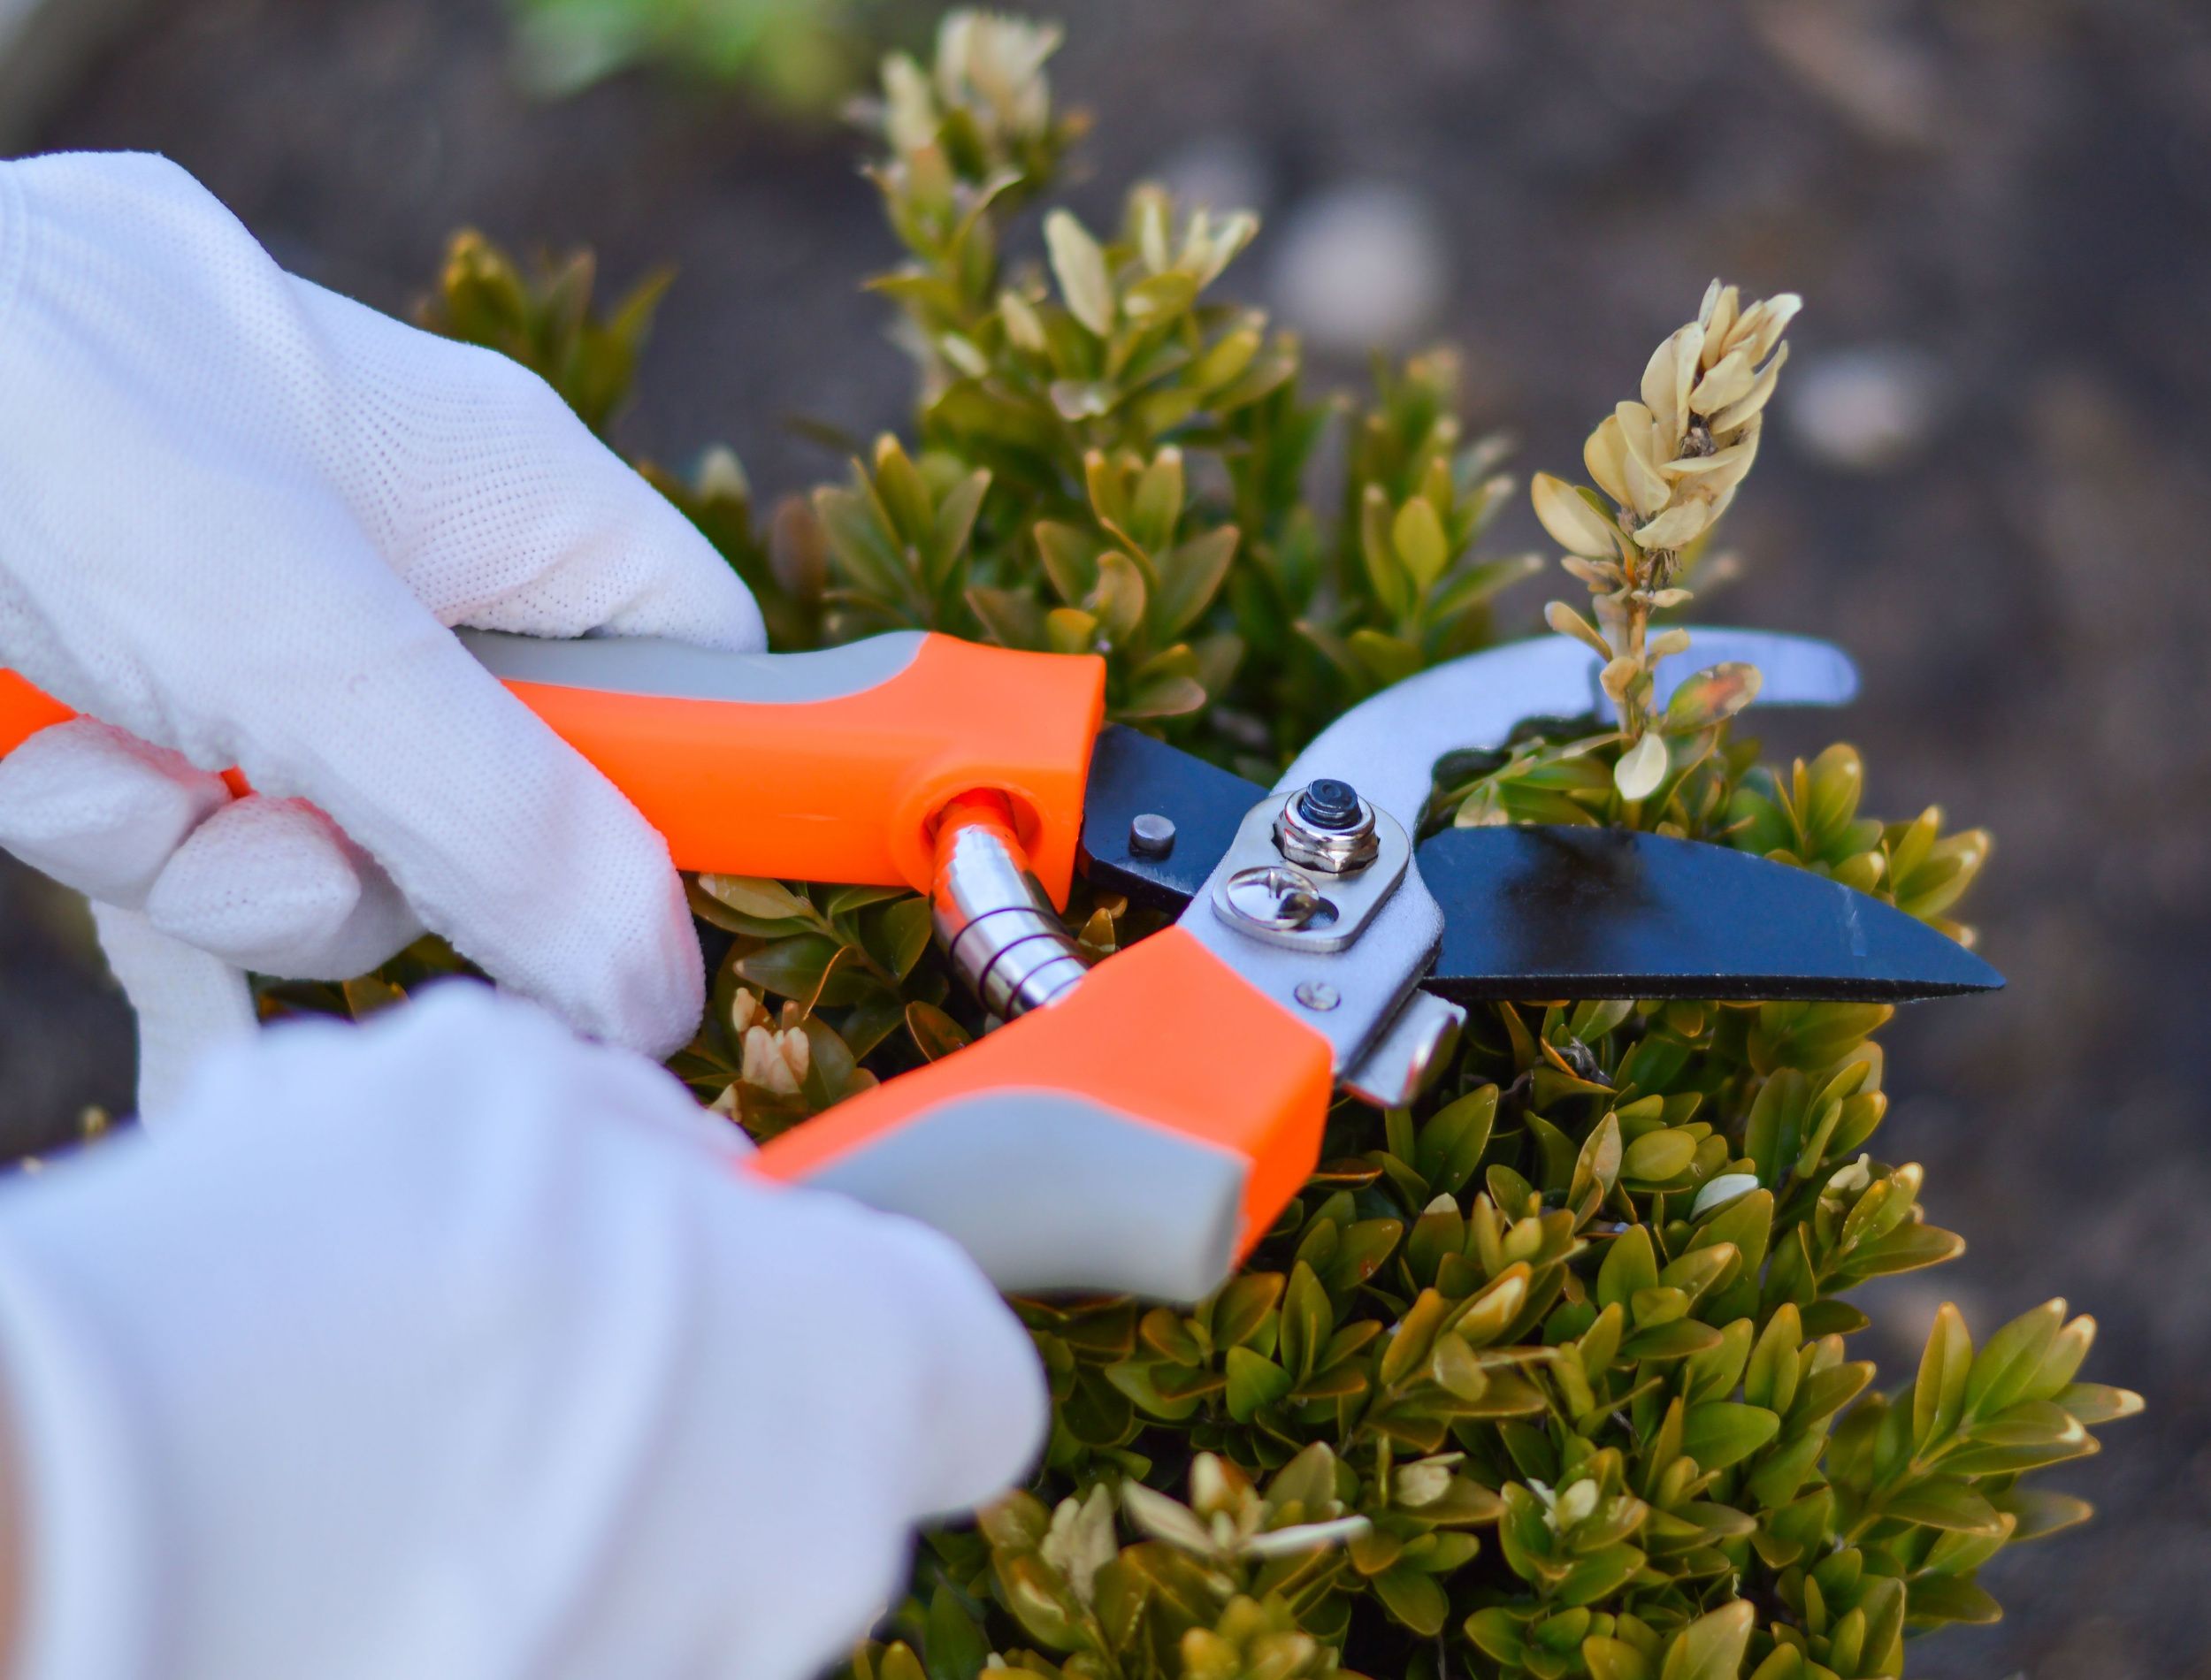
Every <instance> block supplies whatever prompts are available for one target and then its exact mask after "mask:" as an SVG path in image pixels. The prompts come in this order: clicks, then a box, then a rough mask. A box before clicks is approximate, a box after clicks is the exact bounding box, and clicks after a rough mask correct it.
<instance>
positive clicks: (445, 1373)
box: [0, 981, 1044, 1680]
mask: <svg viewBox="0 0 2211 1680" xmlns="http://www.w3.org/2000/svg"><path fill="white" fill-rule="evenodd" d="M731 1135H732V1134H729V1133H728V1132H726V1131H725V1130H723V1128H720V1127H718V1126H715V1123H714V1122H712V1121H711V1120H709V1119H708V1118H707V1117H705V1116H704V1115H703V1114H702V1113H701V1111H700V1110H699V1109H697V1108H696V1107H695V1106H694V1105H693V1104H692V1103H691V1101H690V1100H689V1098H688V1097H687V1096H685V1094H684V1093H683V1091H682V1090H681V1088H679V1087H678V1086H677V1085H676V1084H675V1082H674V1081H671V1080H669V1078H668V1076H667V1075H666V1074H664V1073H662V1072H661V1071H660V1070H659V1069H658V1068H656V1067H654V1066H651V1065H648V1064H646V1063H645V1062H644V1061H642V1060H640V1059H639V1058H635V1057H632V1056H631V1055H628V1054H626V1053H624V1052H619V1051H616V1050H607V1049H603V1048H596V1047H592V1046H587V1045H585V1044H582V1043H580V1042H578V1041H576V1040H574V1039H572V1038H570V1036H568V1035H566V1034H565V1033H563V1032H562V1030H561V1029H560V1028H559V1027H557V1026H555V1024H554V1023H553V1022H552V1021H550V1020H548V1019H546V1018H545V1017H544V1016H543V1015H541V1014H539V1012H536V1011H535V1010H533V1009H532V1008H530V1007H529V1006H528V1005H526V1004H521V1003H519V1002H516V1001H514V1000H511V999H501V998H498V997H493V995H492V994H491V993H490V992H488V991H487V990H486V989H483V988H480V987H478V986H474V985H471V984H468V983H465V982H457V981H456V982H451V983H449V984H448V985H446V986H443V987H440V988H435V989H432V990H431V991H430V992H429V993H428V995H427V996H426V997H425V998H424V999H423V1000H421V1001H419V1002H417V1003H416V1004H412V1005H410V1006H409V1007H408V1008H406V1009H403V1010H399V1011H395V1012H393V1013H391V1014H389V1015H387V1016H385V1017H383V1018H381V1019H379V1021H378V1022H376V1023H374V1024H371V1025H370V1026H367V1027H358V1028H356V1027H348V1026H340V1025H338V1024H335V1023H314V1024H308V1025H295V1026H287V1027H278V1028H276V1029H275V1030H273V1031H272V1032H270V1033H268V1034H266V1035H263V1036H262V1037H261V1038H260V1039H258V1040H256V1041H248V1042H245V1043H243V1044H240V1045H233V1046H231V1047H228V1048H226V1049H224V1050H220V1051H218V1052H216V1053H215V1054H213V1055H211V1056H210V1058H208V1059H207V1060H206V1061H205V1062H204V1063H203V1066H202V1070H201V1072H200V1073H199V1074H198V1075H197V1076H195V1080H194V1081H193V1082H192V1085H191V1087H190V1088H189V1089H188V1090H187V1093H186V1096H185V1097H184V1099H183V1101H182V1102H181V1103H180V1106H179V1107H178V1109H177V1110H176V1111H175V1112H174V1113H173V1115H172V1125H170V1126H166V1127H164V1128H163V1129H162V1130H161V1131H159V1132H157V1133H154V1134H138V1135H134V1136H126V1137H122V1138H118V1139H115V1140H112V1141H111V1142H105V1143H102V1144H100V1145H97V1146H96V1147H94V1148H93V1149H90V1150H89V1151H88V1153H87V1155H86V1156H85V1157H83V1158H80V1159H77V1160H73V1161H69V1162H65V1163H62V1164H59V1165H56V1166H54V1167H52V1168H50V1170H49V1171H48V1172H45V1173H42V1174H41V1175H40V1176H39V1177H38V1178H36V1179H34V1180H25V1181H19V1182H17V1183H14V1184H10V1185H7V1186H5V1187H0V1375H4V1379H5V1385H6V1389H7V1395H6V1402H7V1409H8V1411H9V1413H10V1414H11V1420H12V1429H13V1432H14V1435H15V1438H16V1439H15V1450H14V1452H13V1453H12V1454H11V1456H12V1457H13V1458H14V1460H15V1465H16V1475H17V1478H18V1479H17V1485H18V1486H19V1487H21V1488H22V1489H23V1502H24V1504H25V1506H26V1508H27V1510H26V1517H25V1521H24V1524H23V1526H24V1528H25V1530H26V1531H27V1536H28V1545H27V1553H28V1555H27V1577H26V1579H25V1581H24V1582H23V1586H24V1590H25V1612H24V1622H25V1626H24V1630H23V1633H22V1638H21V1648H20V1650H19V1653H18V1660H17V1666H16V1667H15V1668H14V1669H11V1670H10V1672H11V1673H12V1674H14V1675H15V1676H18V1680H302V1677H303V1676H312V1677H313V1680H610V1677H613V1676H619V1677H620V1680H714V1677H715V1676H731V1677H732V1680H735V1677H738V1676H741V1677H742V1680H800V1676H806V1675H808V1674H811V1673H815V1672H817V1671H818V1670H819V1669H820V1668H821V1667H822V1665H824V1664H825V1663H827V1662H829V1661H831V1660H832V1659H833V1658H834V1657H835V1656H836V1655H837V1654H838V1653H839V1652H840V1651H842V1650H843V1649H844V1648H845V1647H846V1646H847V1645H848V1643H849V1642H850V1641H851V1640H853V1639H854V1638H858V1637H859V1636H860V1635H861V1632H862V1631H863V1630H864V1627H865V1625H866V1623H868V1621H869V1620H870V1618H871V1617H872V1616H873V1615H876V1613H879V1612H880V1611H881V1610H882V1609H883V1608H884V1607H886V1606H887V1605H888V1604H889V1603H890V1602H891V1600H893V1599H894V1598H895V1596H896V1593H897V1591H898V1584H899V1579H900V1578H901V1569H902V1568H903V1565H904V1562H905V1557H906V1550H907V1541H908V1532H909V1529H910V1526H911V1524H912V1523H914V1521H915V1520H916V1519H917V1518H920V1517H922V1516H925V1515H929V1514H934V1513H941V1512H944V1511H947V1510H950V1509H952V1508H964V1507H967V1506H969V1505H972V1504H973V1503H975V1502H976V1501H979V1500H982V1499H983V1498H985V1497H987V1496H989V1495H991V1494H992V1493H996V1492H997V1491H998V1489H1000V1488H1002V1487H1003V1486H1004V1485H1006V1483H1007V1482H1008V1481H1009V1479H1010V1478H1013V1477H1014V1476H1015V1475H1017V1474H1018V1473H1020V1472H1021V1470H1023V1469H1025V1468H1026V1466H1027V1465H1028V1463H1029V1461H1030V1459H1031V1457H1032V1456H1033V1455H1034V1454H1035V1452H1036V1451H1037V1447H1038V1445H1039V1443H1040V1441H1041V1439H1042V1434H1043V1426H1044V1384H1043V1378H1042V1373H1041V1371H1040V1370H1039V1368H1038V1365H1037V1360H1036V1356H1035V1353H1034V1351H1033V1349H1032V1348H1031V1347H1030V1345H1029V1340H1028V1337H1027V1336H1026V1335H1025V1334H1024V1333H1023V1332H1022V1331H1021V1327H1020V1326H1019V1325H1018V1324H1017V1323H1016V1322H1015V1321H1014V1318H1013V1317H1012V1316H1011V1315H1010V1314H1009V1313H1007V1312H1006V1310H1005V1308H1004V1307H1003V1305H1002V1304H1001V1303H1000V1302H998V1299H997V1298H996V1297H995V1296H994V1295H993V1294H992V1293H991V1289H990V1287H989V1286H988V1285H987V1284H985V1283H984V1281H983V1278H982V1276H981V1274H980V1273H979V1272H977V1271H975V1267H974V1265H973V1264H972V1263H971V1262H969V1261H968V1259H967V1257H966V1256H963V1255H962V1254H961V1253H960V1251H959V1250H958V1249H956V1248H954V1247H953V1246H952V1243H950V1242H949V1241H946V1240H945V1238H943V1237H940V1236H938V1235H937V1234H936V1233H933V1232H931V1231H929V1230H927V1229H925V1228H924V1227H922V1226H918V1225H912V1224H908V1223H907V1222H906V1221H904V1220H900V1219H896V1218H890V1217H887V1216H884V1215H881V1214H875V1213H870V1212H868V1211H866V1210H862V1209H861V1208H860V1207H858V1206H857V1205H856V1204H853V1203H848V1202H845V1201H844V1200H843V1199H841V1198H839V1197H836V1196H830V1195H822V1194H818V1193H815V1192H809V1191H804V1190H786V1189H776V1188H771V1187H766V1186H765V1185H764V1184H762V1183H761V1181H759V1180H751V1179H748V1177H747V1176H746V1174H745V1172H743V1171H742V1168H741V1166H740V1165H738V1163H737V1162H736V1161H735V1159H734V1157H733V1146H732V1145H731V1143H730V1142H725V1141H717V1140H726V1139H728V1138H730V1137H731ZM26 1484H27V1485H26ZM4 1661H5V1653H0V1663H4Z"/></svg>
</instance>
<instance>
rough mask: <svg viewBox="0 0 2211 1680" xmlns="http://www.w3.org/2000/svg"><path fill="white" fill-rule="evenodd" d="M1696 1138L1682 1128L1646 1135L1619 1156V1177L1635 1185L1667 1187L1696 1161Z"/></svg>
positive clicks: (1673, 1127) (1666, 1129) (1647, 1133)
mask: <svg viewBox="0 0 2211 1680" xmlns="http://www.w3.org/2000/svg"><path fill="white" fill-rule="evenodd" d="M1696 1142H1697V1141H1696V1136H1695V1134H1694V1133H1692V1132H1690V1131H1688V1130H1687V1129H1686V1128H1685V1127H1681V1126H1667V1127H1665V1128H1664V1130H1661V1131H1656V1132H1646V1133H1644V1134H1643V1135H1642V1136H1641V1137H1639V1138H1637V1139H1636V1140H1635V1141H1634V1142H1633V1143H1630V1144H1629V1145H1628V1146H1627V1149H1626V1152H1625V1153H1624V1154H1623V1155H1622V1156H1621V1157H1620V1176H1621V1177H1622V1178H1623V1179H1626V1180H1629V1181H1630V1182H1632V1183H1635V1184H1664V1183H1666V1182H1668V1181H1669V1180H1673V1179H1678V1178H1679V1177H1680V1176H1681V1175H1682V1174H1683V1173H1684V1172H1687V1171H1688V1170H1689V1166H1690V1164H1691V1163H1692V1162H1694V1161H1695V1159H1696Z"/></svg>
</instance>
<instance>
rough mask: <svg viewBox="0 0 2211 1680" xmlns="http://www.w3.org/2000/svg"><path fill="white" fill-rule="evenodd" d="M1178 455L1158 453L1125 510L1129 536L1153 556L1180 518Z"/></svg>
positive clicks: (1169, 450)
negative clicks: (1126, 510) (1126, 511)
mask: <svg viewBox="0 0 2211 1680" xmlns="http://www.w3.org/2000/svg"><path fill="white" fill-rule="evenodd" d="M1181 519H1182V451H1181V450H1180V449H1174V448H1167V449H1162V450H1160V451H1159V454H1157V455H1155V456H1154V457H1152V460H1151V464H1150V465H1149V466H1147V467H1146V468H1145V469H1144V471H1143V473H1142V475H1141V476H1139V477H1138V478H1137V480H1136V494H1135V496H1134V497H1133V498H1132V499H1131V500H1130V503H1129V509H1128V529H1129V534H1130V535H1132V536H1133V537H1135V538H1136V540H1137V541H1138V542H1139V543H1141V544H1143V545H1144V547H1145V548H1146V549H1148V550H1150V551H1151V553H1153V554H1158V553H1159V551H1160V550H1161V549H1162V548H1165V547H1166V546H1167V543H1168V541H1169V540H1170V539H1171V538H1173V537H1174V527H1175V525H1176V523H1178V522H1179V521H1180V520H1181ZM1230 529H1232V530H1233V529H1234V527H1230Z"/></svg>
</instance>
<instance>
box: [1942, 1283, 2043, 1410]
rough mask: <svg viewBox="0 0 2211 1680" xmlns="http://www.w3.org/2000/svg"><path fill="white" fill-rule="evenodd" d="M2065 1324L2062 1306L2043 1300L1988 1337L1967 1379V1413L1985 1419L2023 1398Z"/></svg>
mask: <svg viewBox="0 0 2211 1680" xmlns="http://www.w3.org/2000/svg"><path fill="white" fill-rule="evenodd" d="M2064 1322H2065V1303H2064V1302H2062V1301H2046V1302H2043V1303H2042V1304H2041V1305H2040V1306H2039V1307H2034V1308H2031V1309H2029V1310H2027V1311H2025V1312H2023V1313H2021V1314H2020V1315H2019V1316H2018V1317H2016V1318H2014V1319H2013V1320H2012V1321H2011V1322H2010V1323H2009V1324H2008V1325H2005V1326H2004V1327H2003V1328H2002V1329H2001V1330H1999V1331H1998V1332H1997V1333H1995V1334H1994V1335H1993V1336H1991V1337H1990V1338H1989V1339H1988V1346H1987V1347H1985V1348H1982V1349H1981V1351H1980V1354H1979V1355H1978V1357H1977V1358H1975V1359H1974V1361H1973V1369H1972V1374H1971V1375H1970V1377H1969V1378H1967V1379H1966V1383H1965V1396H1964V1398H1965V1409H1966V1411H1967V1412H1969V1413H1970V1414H1971V1415H1972V1416H1973V1417H1989V1416H1991V1415H1992V1414H1993V1413H1996V1412H2000V1411H2001V1410H2003V1409H2004V1408H2005V1407H2007V1406H2008V1405H2010V1404H2011V1403H2012V1402H2013V1401H2016V1400H2019V1399H2021V1398H2023V1397H2024V1394H2025V1393H2026V1390H2027V1386H2028V1385H2029V1384H2030V1383H2031V1382H2032V1381H2033V1380H2034V1374H2035V1371H2036V1369H2037V1368H2038V1367H2039V1365H2040V1364H2041V1363H2042V1359H2043V1355H2046V1354H2047V1353H2048V1352H2049V1350H2050V1344H2051V1343H2052V1342H2054V1341H2055V1340H2057V1333H2058V1330H2059V1328H2060V1327H2061V1326H2062V1325H2063V1324H2064Z"/></svg>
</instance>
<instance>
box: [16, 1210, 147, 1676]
mask: <svg viewBox="0 0 2211 1680" xmlns="http://www.w3.org/2000/svg"><path fill="white" fill-rule="evenodd" d="M87 1330H88V1325H87V1323H86V1321H85V1320H84V1319H83V1318H82V1317H80V1316H79V1315H76V1314H73V1313H71V1312H70V1311H68V1310H67V1309H66V1306H65V1303H63V1302H59V1301H57V1300H55V1299H54V1298H53V1296H52V1294H50V1292H49V1290H48V1289H47V1288H46V1287H44V1286H43V1285H42V1282H41V1279H40V1277H39V1268H38V1267H37V1266H36V1264H34V1262H32V1261H30V1260H27V1258H26V1256H23V1255H22V1254H20V1253H19V1252H17V1248H16V1245H15V1244H14V1243H13V1242H12V1241H9V1240H8V1237H7V1235H6V1234H5V1233H0V1409H4V1417H0V1428H4V1430H5V1437H4V1439H0V1452H5V1453H6V1454H7V1455H9V1456H10V1458H11V1460H12V1463H11V1466H10V1470H11V1480H12V1481H13V1483H14V1485H16V1487H17V1488H18V1489H19V1496H18V1500H17V1504H18V1512H17V1516H18V1521H19V1524H20V1530H21V1532H20V1536H19V1539H20V1547H19V1555H18V1556H17V1557H16V1558H14V1559H13V1560H11V1562H12V1563H13V1566H14V1567H15V1569H17V1570H18V1572H19V1576H20V1577H21V1578H20V1580H19V1592H18V1602H19V1604H20V1606H21V1625H20V1627H19V1629H18V1630H17V1639H16V1647H15V1649H14V1651H13V1652H12V1653H0V1661H5V1660H7V1658H9V1657H10V1656H11V1657H12V1659H13V1662H12V1667H11V1669H9V1672H10V1673H11V1675H12V1676H14V1680H147V1677H148V1676H154V1675H156V1674H157V1673H158V1669H157V1666H156V1664H155V1661H154V1657H155V1654H156V1652H157V1643H156V1641H155V1639H154V1637H153V1635H154V1630H155V1627H156V1624H157V1619H158V1618H157V1615H155V1614H154V1595H155V1593H156V1592H157V1574H156V1571H155V1569H154V1562H155V1558H154V1548H153V1546H151V1545H150V1544H149V1540H150V1537H151V1534H152V1528H151V1524H150V1523H149V1522H148V1520H147V1516H148V1514H147V1513H146V1512H145V1511H144V1510H143V1508H142V1506H141V1502H140V1501H141V1497H142V1490H143V1489H144V1488H145V1487H146V1486H148V1485H150V1484H149V1481H148V1479H147V1478H146V1477H145V1475H144V1474H143V1471H144V1469H145V1467H144V1466H142V1465H141V1464H139V1463H137V1462H136V1458H137V1455H136V1453H135V1451H134V1446H133V1442H134V1439H136V1437H135V1435H134V1432H133V1431H132V1430H131V1429H130V1428H129V1426H128V1424H127V1422H126V1402H125V1401H124V1397H123V1386H122V1385H121V1384H120V1383H119V1382H118V1381H117V1380H116V1379H115V1373H114V1371H113V1370H112V1367H111V1364H110V1363H109V1362H108V1361H107V1360H106V1359H105V1358H104V1357H103V1355H102V1353H101V1351H100V1349H99V1348H97V1347H96V1346H95V1345H92V1344H91V1343H90V1342H89V1341H88V1340H87Z"/></svg>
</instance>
